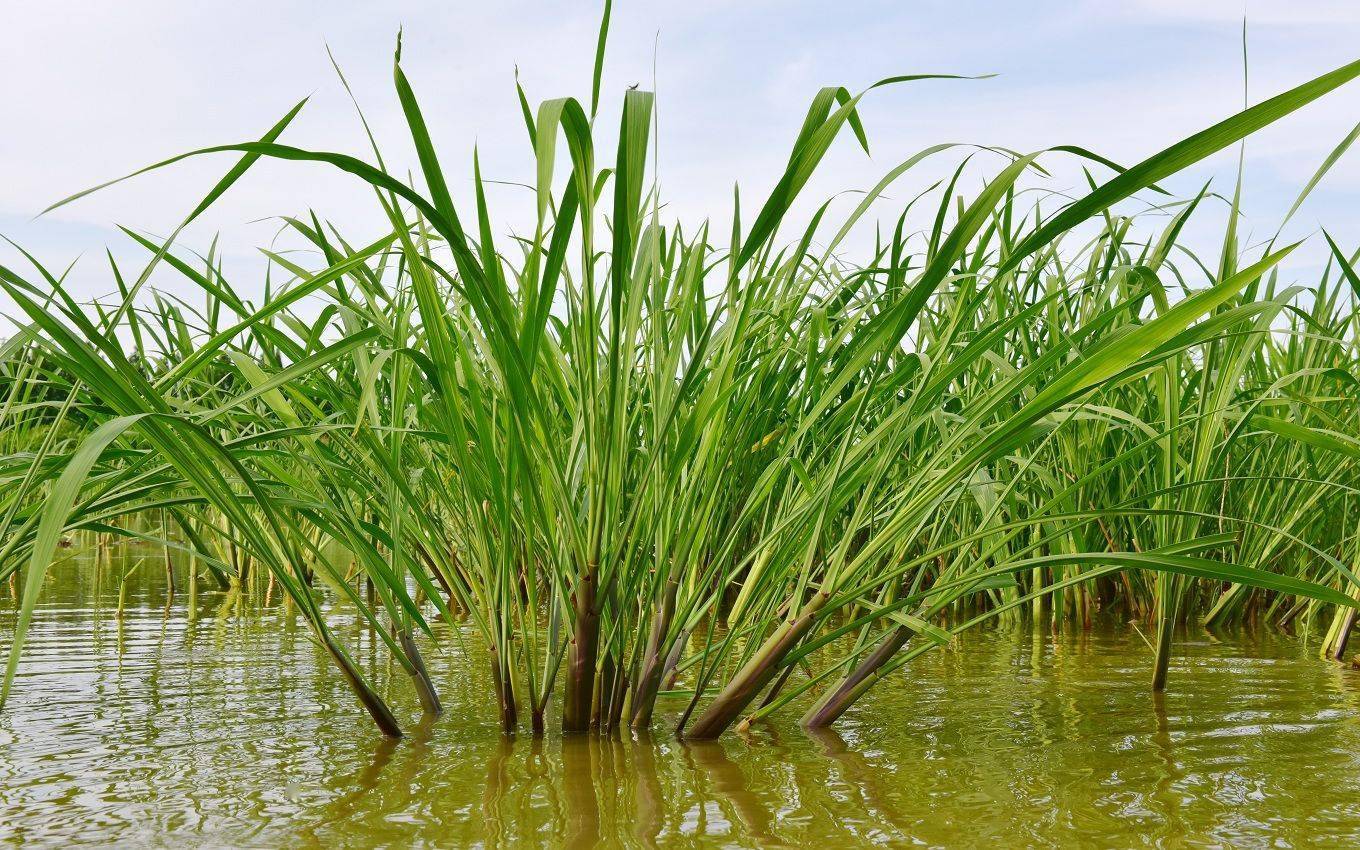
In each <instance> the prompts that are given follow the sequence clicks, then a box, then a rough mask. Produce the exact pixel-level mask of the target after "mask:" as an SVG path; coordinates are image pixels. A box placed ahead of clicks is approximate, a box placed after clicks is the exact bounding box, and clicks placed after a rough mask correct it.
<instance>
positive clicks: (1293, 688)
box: [0, 556, 1360, 848]
mask: <svg viewBox="0 0 1360 850" xmlns="http://www.w3.org/2000/svg"><path fill="white" fill-rule="evenodd" d="M82 557H83V556H75V558H74V559H73V560H71V561H68V562H67V563H66V564H65V565H62V566H59V567H58V568H57V570H55V572H54V577H53V579H52V580H51V581H50V583H49V586H48V588H47V591H46V593H45V595H44V598H43V604H42V607H41V610H40V611H39V612H38V614H37V616H36V618H35V621H34V624H33V628H32V631H31V634H30V640H29V644H28V647H27V649H26V652H25V656H24V663H23V665H22V666H21V668H20V675H19V678H18V680H17V682H16V687H15V693H14V695H13V696H12V698H11V700H10V704H9V706H8V707H7V708H6V710H5V711H4V713H3V714H0V842H8V843H15V844H19V843H26V844H29V845H42V844H51V845H61V846H67V845H70V844H95V845H121V846H138V847H148V846H150V847H155V846H186V845H188V846H214V847H215V846H249V847H328V848H329V847H389V846H438V847H462V846H484V847H521V846H539V845H548V846H568V847H596V846H605V847H648V846H664V847H709V846H727V847H778V846H787V847H806V846H822V847H826V846H834V847H854V846H860V845H872V844H882V845H890V846H922V847H1023V846H1058V847H1111V846H1117V847H1143V846H1149V847H1152V846H1158V847H1182V846H1189V847H1200V846H1203V847H1223V846H1230V847H1266V846H1271V847H1290V846H1297V847H1305V846H1328V847H1338V846H1357V845H1360V674H1357V673H1356V672H1352V671H1351V670H1349V669H1347V668H1343V667H1340V666H1337V665H1333V664H1328V663H1325V662H1321V661H1319V660H1318V659H1317V658H1316V657H1315V653H1314V652H1313V651H1312V650H1310V648H1309V647H1308V646H1307V645H1306V643H1305V642H1304V641H1302V640H1300V639H1298V638H1292V637H1288V636H1284V635H1280V634H1276V633H1272V632H1243V633H1232V634H1228V635H1220V636H1217V637H1215V636H1211V635H1209V634H1208V633H1206V632H1203V631H1192V632H1191V633H1189V634H1187V635H1186V636H1185V637H1184V638H1183V640H1182V642H1181V644H1180V648H1181V650H1182V653H1183V654H1182V656H1181V657H1179V658H1178V659H1177V661H1176V663H1175V666H1174V668H1173V671H1172V680H1171V681H1172V688H1173V691H1172V693H1170V694H1169V695H1168V696H1167V697H1166V698H1165V699H1164V700H1162V701H1156V700H1154V699H1153V698H1152V697H1151V696H1150V695H1149V693H1148V692H1147V681H1148V668H1149V662H1150V652H1149V650H1148V648H1147V645H1146V644H1145V642H1144V641H1143V640H1142V638H1141V636H1140V635H1139V634H1138V633H1137V632H1136V631H1135V630H1133V629H1131V628H1128V627H1126V626H1119V625H1118V624H1112V623H1104V624H1102V625H1101V627H1100V628H1098V629H1096V630H1094V631H1092V632H1089V633H1080V632H1078V633H1075V634H1060V635H1056V636H1055V635H1052V634H1050V633H1048V632H1047V631H1031V630H1028V629H1020V630H1012V629H1004V630H997V631H991V632H979V633H975V634H973V635H971V636H968V637H967V638H966V639H964V640H963V641H962V642H961V643H960V645H959V646H958V647H957V648H956V649H954V650H952V651H949V652H938V653H934V654H931V655H928V656H926V657H923V658H921V659H919V660H918V661H916V662H914V663H913V664H912V665H911V666H910V667H909V669H908V671H907V673H906V674H904V675H900V676H898V677H895V678H894V679H893V680H892V681H891V682H890V683H889V684H887V685H885V686H880V687H878V688H877V689H876V690H875V691H873V692H872V693H871V695H870V696H869V697H867V698H866V699H865V700H864V701H863V703H862V704H861V705H860V706H858V707H857V708H856V709H855V710H854V711H853V712H852V713H851V714H848V715H847V716H846V717H845V719H844V720H843V722H842V724H841V725H840V726H838V729H837V731H836V732H831V733H826V734H821V735H817V736H809V735H807V734H805V733H803V732H802V731H801V730H799V729H798V728H797V726H796V724H795V723H794V722H793V721H794V719H795V718H796V715H797V712H796V711H795V712H790V713H789V716H787V717H785V718H783V719H781V720H779V721H778V722H776V723H774V724H773V725H769V726H763V727H760V728H758V729H757V730H756V731H754V732H753V733H752V734H750V735H749V736H746V737H737V736H733V737H731V738H729V739H724V740H723V741H722V742H719V743H714V744H704V745H694V744H690V745H682V744H679V743H677V742H676V741H674V740H673V739H670V738H668V737H666V736H665V735H656V736H653V737H651V738H643V739H634V738H632V737H631V736H626V737H625V738H624V739H623V740H601V739H597V738H587V737H580V738H568V739H562V738H561V737H559V736H550V737H548V738H547V739H546V740H541V741H536V740H533V739H532V738H530V737H529V736H527V735H526V736H522V737H519V738H516V739H513V740H511V739H506V738H503V737H501V736H500V734H499V733H498V731H497V728H496V725H495V717H494V715H493V712H492V709H491V707H490V706H488V705H487V704H486V701H485V698H486V695H487V694H488V693H489V692H488V690H487V685H486V683H485V681H484V676H483V675H482V672H481V668H482V666H483V665H482V663H481V662H480V661H477V660H476V659H479V658H480V656H479V655H478V651H477V648H476V644H475V641H472V640H462V639H460V635H459V634H457V633H455V632H450V631H447V630H442V631H440V632H439V637H440V644H441V649H431V650H430V651H429V653H428V658H427V660H428V661H429V662H430V665H431V667H432V670H433V672H434V676H435V679H436V681H437V683H438V684H439V686H440V689H441V693H442V696H443V698H444V702H445V706H446V709H447V711H446V714H445V715H444V716H443V717H442V718H440V719H439V720H437V721H435V722H432V723H421V722H419V721H418V711H417V707H416V703H415V699H414V696H413V695H412V694H411V693H410V689H409V687H407V686H406V684H405V682H404V680H403V679H402V678H401V677H389V676H385V675H381V671H382V670H384V669H385V667H384V665H385V664H386V662H385V661H384V660H383V658H384V655H383V653H382V652H381V650H380V649H379V648H378V647H377V646H376V645H375V642H374V640H373V638H372V635H370V634H368V633H367V632H366V631H365V630H363V629H362V628H360V627H358V626H348V625H346V626H343V627H342V628H341V629H340V632H341V634H342V636H343V637H344V638H345V639H346V640H348V641H349V642H350V645H351V646H354V647H357V650H356V654H357V656H358V657H359V659H360V660H361V661H363V662H364V663H365V664H367V665H369V669H370V670H376V671H379V674H380V678H381V679H382V680H383V681H387V682H390V685H389V686H388V687H389V688H390V694H389V697H390V699H391V700H392V702H393V703H394V705H395V706H397V707H398V709H399V713H400V715H401V716H402V717H403V718H405V721H406V724H407V726H408V735H407V737H406V738H405V739H403V740H402V741H400V742H395V743H394V742H388V741H384V740H382V739H381V738H380V737H379V736H378V735H377V734H376V733H375V732H374V731H373V729H372V727H371V726H370V725H368V724H367V722H366V720H365V718H364V717H363V716H362V715H361V714H360V712H359V710H358V708H357V707H356V705H355V702H354V699H353V697H352V696H351V694H350V693H349V692H348V690H347V689H346V688H345V686H344V685H343V684H342V683H341V682H340V680H339V677H337V676H335V675H333V674H332V673H331V671H330V669H329V668H328V666H327V664H326V662H325V659H324V657H323V656H322V655H321V654H320V653H319V652H318V650H317V649H316V648H315V647H314V646H313V644H312V643H311V642H310V640H309V639H308V637H307V632H306V630H305V628H303V627H302V626H301V625H299V624H295V623H293V622H292V621H291V619H290V618H289V617H288V616H286V614H285V613H284V612H283V611H282V610H281V609H280V607H279V606H278V604H277V603H274V604H272V605H271V606H270V607H268V608H264V607H262V606H261V605H259V604H258V603H256V604H254V605H247V604H243V603H241V602H240V600H239V599H237V598H235V597H233V596H232V595H230V594H225V593H222V592H208V590H207V589H206V586H205V585H204V584H203V583H200V585H199V588H198V592H197V594H196V597H195V598H194V599H193V600H192V605H191V604H190V600H189V599H188V593H187V590H186V588H185V587H183V586H181V587H180V590H179V593H178V594H177V595H175V597H174V599H173V600H167V598H166V593H165V589H164V586H163V585H164V582H163V579H162V577H161V576H160V574H159V573H158V571H157V570H156V569H155V568H154V564H155V563H156V561H157V557H156V556H147V563H146V564H145V565H144V566H143V567H142V568H139V569H137V570H134V572H133V575H132V577H131V579H130V580H129V582H128V585H127V588H126V598H125V603H124V605H125V611H124V616H123V617H122V618H121V620H120V619H118V618H117V616H116V607H117V599H118V593H117V588H116V576H115V578H110V576H109V574H110V573H116V570H109V569H107V568H106V569H105V570H103V571H101V572H100V574H99V575H96V574H95V572H94V571H93V570H91V569H88V568H85V567H82V566H80V564H81V558H82ZM116 563H118V564H121V565H124V566H125V567H126V566H127V565H128V564H129V563H135V561H133V562H129V561H128V560H127V559H126V558H119V559H117V561H116ZM182 583H183V579H182V577H181V584H182ZM5 590H6V592H8V588H6V589H5ZM167 602H168V604H167ZM12 625H13V606H12V603H10V602H9V601H8V600H6V601H4V602H3V603H0V644H3V643H5V642H7V640H8V634H9V632H10V629H11V628H12ZM466 653H472V658H471V659H470V658H469V656H468V655H467V654H466ZM670 708H671V710H672V711H674V710H678V708H679V706H671V707H670ZM662 728H665V727H662Z"/></svg>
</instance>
